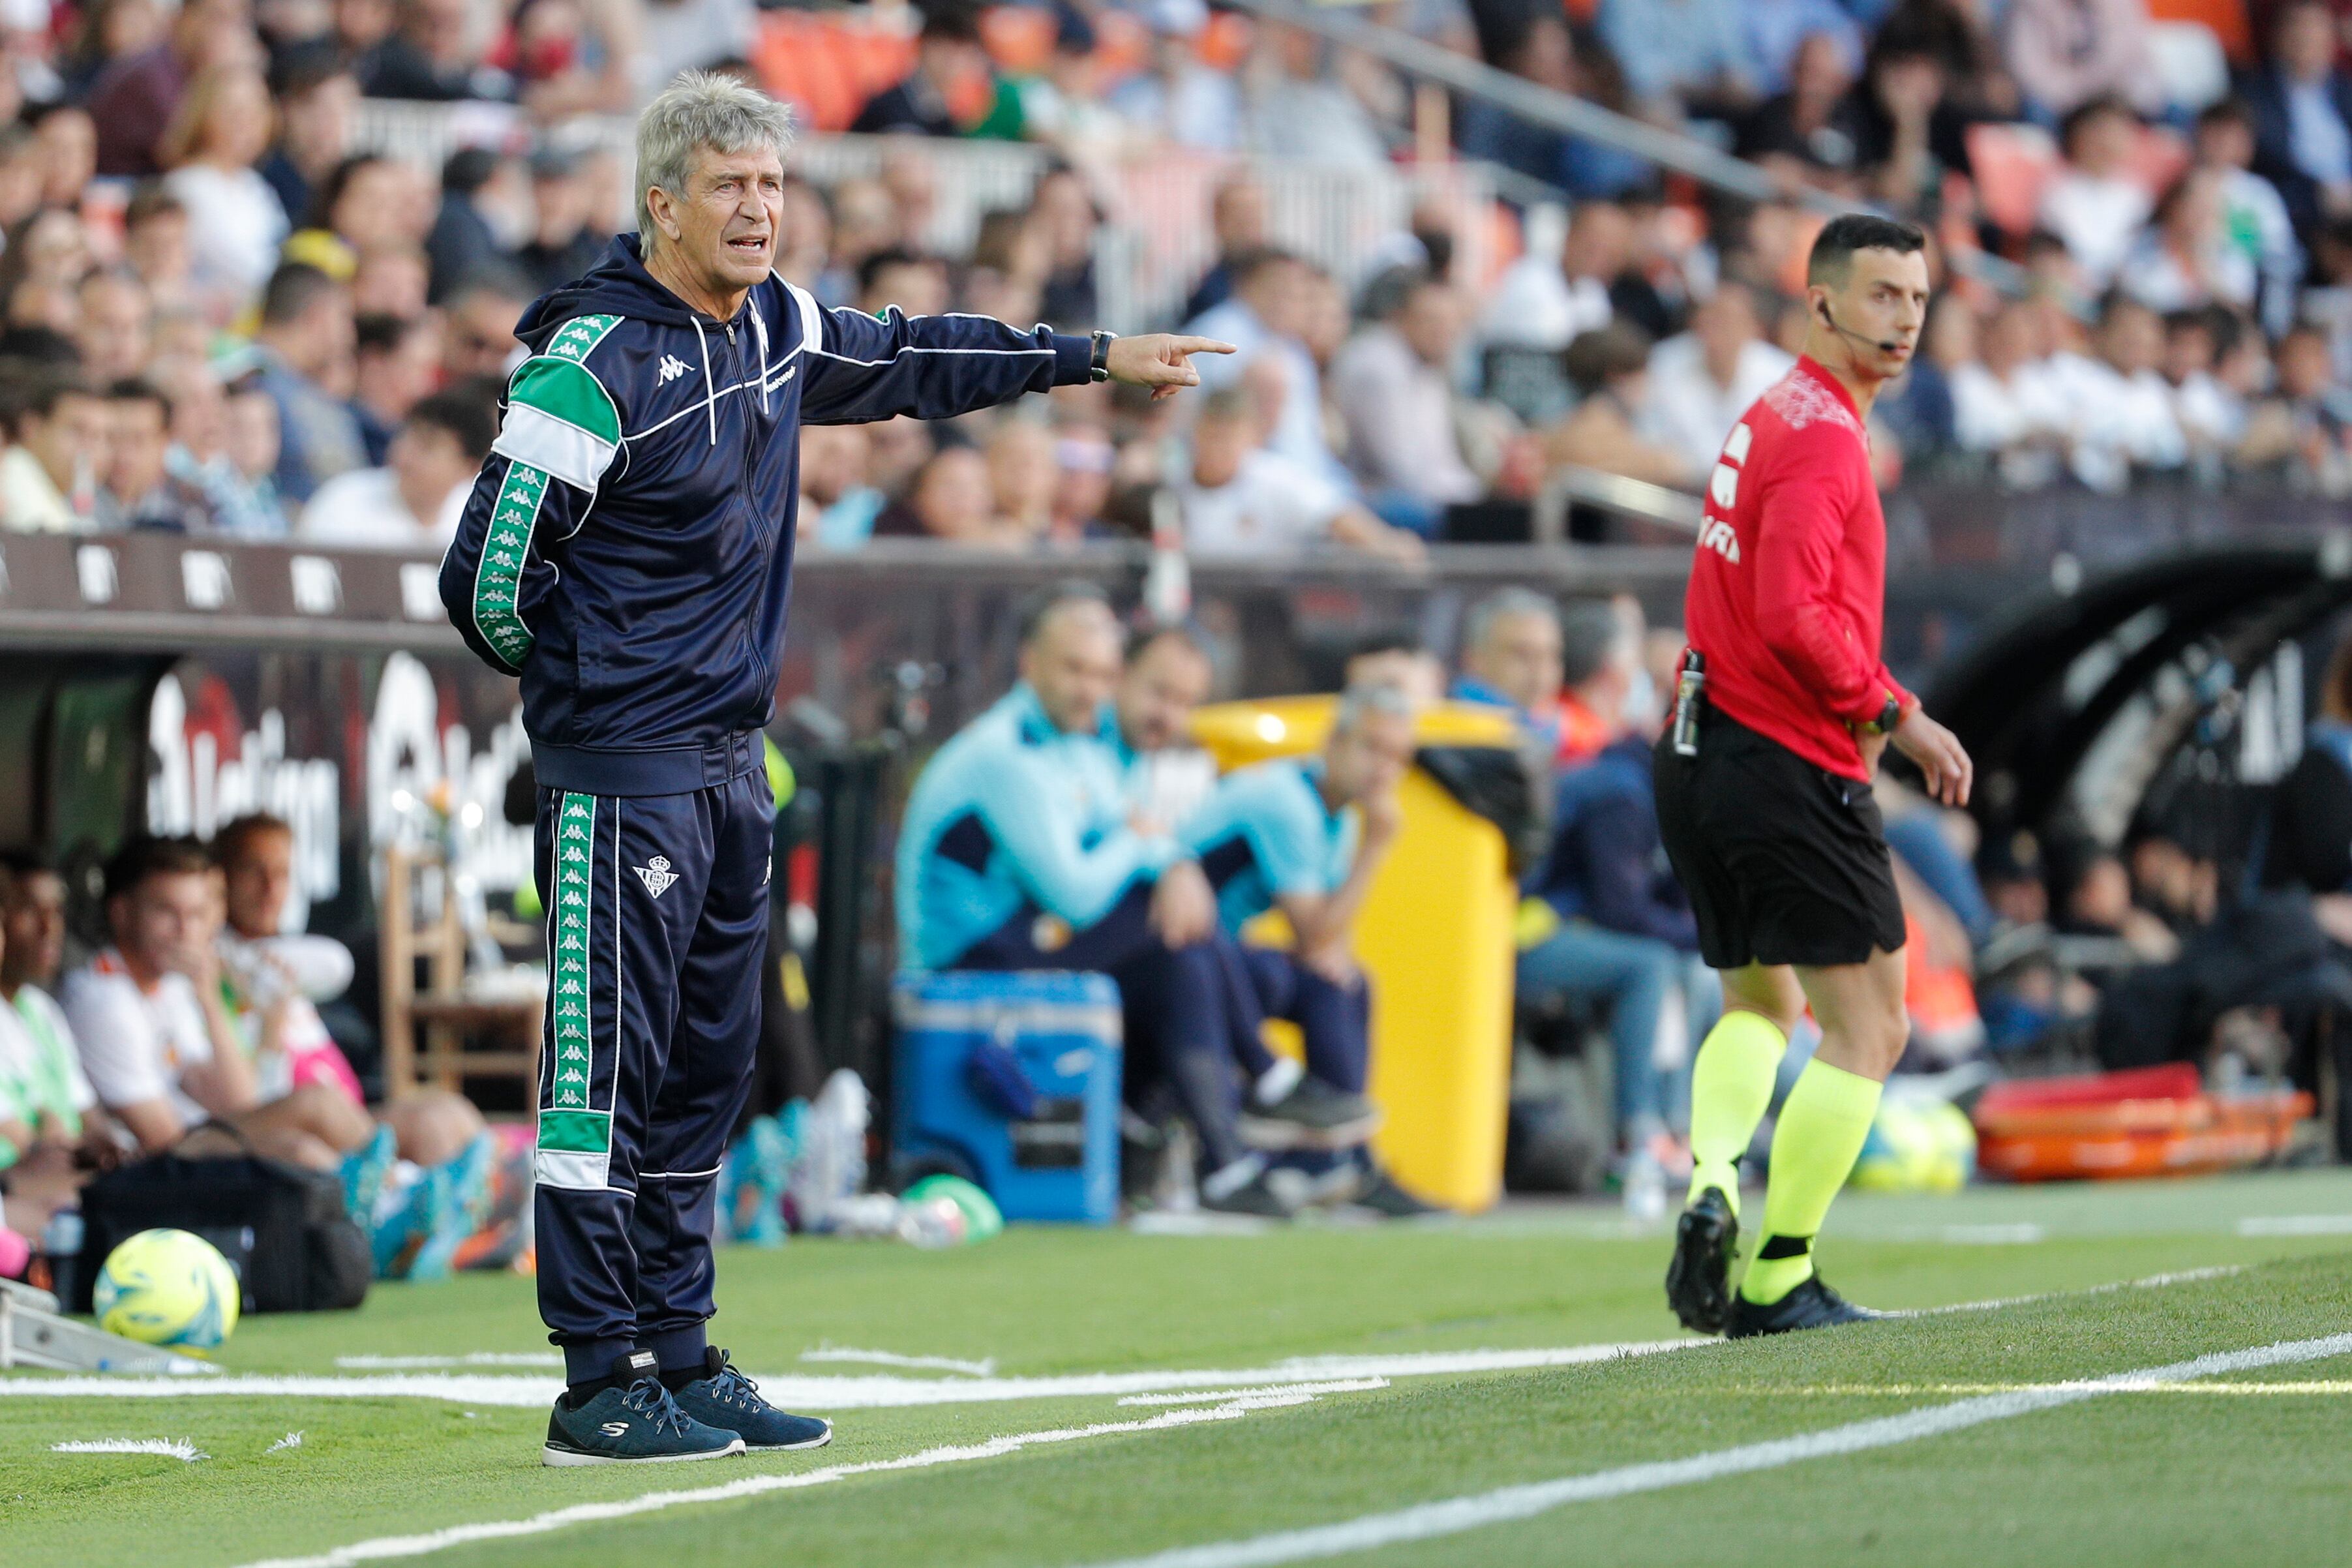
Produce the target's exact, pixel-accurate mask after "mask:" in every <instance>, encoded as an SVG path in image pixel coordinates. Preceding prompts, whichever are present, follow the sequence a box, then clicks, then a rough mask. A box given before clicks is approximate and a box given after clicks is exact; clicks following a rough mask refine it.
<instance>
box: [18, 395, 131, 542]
mask: <svg viewBox="0 0 2352 1568" xmlns="http://www.w3.org/2000/svg"><path fill="white" fill-rule="evenodd" d="M24 383H25V384H20V385H18V386H15V387H11V388H7V389H5V391H6V393H7V395H8V401H9V403H10V404H11V405H13V406H14V408H15V412H16V428H15V429H14V430H12V431H11V432H10V433H9V434H10V435H11V437H13V439H11V440H10V441H9V443H8V445H7V449H6V450H5V451H0V526H5V527H7V528H10V529H14V530H16V531H17V532H20V533H87V532H89V531H91V530H92V529H94V528H96V527H97V526H98V516H97V512H98V481H97V469H98V465H99V462H100V458H102V457H103V455H104V453H105V449H106V405H104V404H103V403H101V402H100V401H99V399H98V396H97V395H96V394H95V393H93V392H92V391H91V390H90V389H89V384H87V383H85V382H84V381H83V380H82V379H81V378H80V377H79V375H76V374H74V373H72V372H71V371H68V370H58V369H44V370H42V371H39V372H38V373H37V374H31V375H27V376H26V377H25V378H24Z"/></svg>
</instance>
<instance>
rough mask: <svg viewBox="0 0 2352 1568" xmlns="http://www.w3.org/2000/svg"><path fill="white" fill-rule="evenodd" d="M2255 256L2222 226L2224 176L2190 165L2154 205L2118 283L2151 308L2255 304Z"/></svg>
mask: <svg viewBox="0 0 2352 1568" xmlns="http://www.w3.org/2000/svg"><path fill="white" fill-rule="evenodd" d="M2256 282H2257V278H2256V274H2255V270H2254V258H2252V257H2251V256H2249V255H2247V254H2246V252H2245V251H2244V250H2243V249H2242V248H2241V247H2239V246H2238V245H2236V244H2235V243H2233V242H2232V240H2231V237H2230V234H2229V232H2228V231H2227V230H2226V229H2225V228H2223V226H2222V198H2221V176H2220V175H2219V174H2211V173H2208V172H2206V171H2203V170H2199V169H2191V170H2189V172H2188V173H2187V174H2182V175H2181V176H2180V177H2179V179H2177V180H2175V181H2174V182H2173V183H2172V184H2171V186H2170V187H2169V188H2168V189H2167V190H2166V192H2165V193H2164V195H2163V196H2162V198H2161V199H2159V200H2158V202H2157V204H2156V212H2155V214H2154V216H2153V219H2152V221H2151V222H2150V223H2149V225H2148V226H2147V228H2145V229H2142V230H2141V231H2140V235H2139V237H2138V239H2137V241H2136V242H2135V243H2134V245H2133V247H2132V249H2131V252H2130V254H2129V255H2128V256H2126V258H2124V264H2123V268H2122V269H2121V270H2120V271H2119V272H2118V273H2117V274H2116V283H2117V285H2118V286H2119V287H2120V288H2122V289H2124V290H2125V291H2126V292H2127V293H2129V294H2130V295H2131V296H2132V297H2133V298H2134V299H2136V300H2139V301H2140V303H2142V304H2144V305H2146V306H2147V307H2148V308H2149V309H2150V310H2159V311H2164V312H2170V311H2174V310H2189V309H2190V308H2192V307H2195V306H2199V305H2212V304H2222V305H2230V306H2234V307H2237V308H2239V309H2241V310H2242V309H2245V308H2247V307H2249V306H2251V305H2252V304H2253V302H2254V289H2255V284H2256Z"/></svg>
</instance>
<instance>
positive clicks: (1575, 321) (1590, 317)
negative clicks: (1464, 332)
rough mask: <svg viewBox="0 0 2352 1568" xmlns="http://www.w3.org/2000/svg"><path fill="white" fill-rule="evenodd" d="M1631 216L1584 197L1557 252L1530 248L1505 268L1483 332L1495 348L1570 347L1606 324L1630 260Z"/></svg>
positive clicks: (1480, 329)
mask: <svg viewBox="0 0 2352 1568" xmlns="http://www.w3.org/2000/svg"><path fill="white" fill-rule="evenodd" d="M1634 240H1635V231H1634V226H1633V216H1632V215H1631V214H1629V213H1627V212H1626V210H1625V209H1624V208H1623V207H1622V206H1620V205H1617V204H1616V203H1615V202H1604V201H1587V202H1579V203H1578V204H1577V206H1576V212H1575V215H1574V216H1571V217H1570V219H1569V222H1568V234H1567V237H1565V238H1563V239H1562V240H1561V241H1560V247H1559V255H1557V256H1551V255H1538V254H1536V253H1534V252H1529V253H1528V255H1525V256H1522V257H1520V258H1518V259H1517V261H1514V262H1512V263H1511V264H1510V266H1508V267H1507V268H1504V269H1503V276H1502V277H1501V279H1498V280H1497V281H1496V285H1495V289H1494V292H1493V295H1492V297H1491V299H1490V300H1489V303H1488V305H1487V307H1486V316H1485V318H1484V319H1483V320H1482V321H1480V322H1479V323H1478V336H1479V340H1480V341H1481V342H1485V343H1486V344H1488V345H1490V346H1507V347H1512V348H1536V349H1552V350H1559V349H1565V348H1566V347H1568V345H1569V344H1570V343H1571V342H1575V341H1576V339H1577V337H1578V335H1579V334H1580V333H1584V332H1589V331H1594V330H1596V329H1598V328H1601V327H1605V326H1607V325H1608V324H1609V321H1610V318H1611V316H1612V314H1613V313H1614V310H1613V307H1612V305H1611V303H1610V299H1609V286H1610V284H1612V283H1613V282H1615V281H1616V279H1618V277H1619V276H1620V275H1622V273H1623V272H1624V271H1625V269H1626V268H1628V267H1630V266H1632V265H1633V247H1634Z"/></svg>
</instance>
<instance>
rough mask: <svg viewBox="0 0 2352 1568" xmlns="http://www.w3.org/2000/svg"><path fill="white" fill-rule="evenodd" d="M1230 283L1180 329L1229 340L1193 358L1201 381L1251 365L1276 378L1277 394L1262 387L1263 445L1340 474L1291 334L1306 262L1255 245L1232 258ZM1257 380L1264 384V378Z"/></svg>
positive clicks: (1303, 308)
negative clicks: (1220, 350)
mask: <svg viewBox="0 0 2352 1568" xmlns="http://www.w3.org/2000/svg"><path fill="white" fill-rule="evenodd" d="M1233 273H1234V291H1233V294H1232V295H1231V297H1229V298H1228V299H1227V300H1225V301H1224V302H1223V304H1221V305H1217V306H1215V307H1213V308H1212V309H1210V310H1206V311H1204V312H1202V314H1201V315H1199V316H1197V317H1195V318H1194V319H1193V320H1192V321H1191V322H1190V323H1188V324H1187V325H1186V327H1185V329H1184V330H1185V331H1188V332H1192V333H1194V334H1196V335H1198V336H1201V337H1204V338H1215V339H1217V340H1219V341H1220V342H1228V343H1231V344H1233V345H1234V352H1233V353H1230V354H1212V355H1208V356H1205V357H1203V358H1202V359H1200V360H1197V361H1196V362H1194V363H1195V367H1196V368H1197V369H1198V370H1199V371H1200V374H1201V385H1202V388H1203V389H1205V390H1209V391H1214V390H1216V389H1218V388H1220V387H1224V386H1231V385H1233V384H1235V383H1238V382H1240V381H1241V380H1243V378H1244V377H1245V376H1250V375H1252V374H1254V367H1255V366H1256V365H1257V364H1258V363H1260V362H1261V361H1264V362H1265V363H1266V364H1267V366H1268V368H1267V370H1266V371H1264V372H1256V373H1255V374H1260V375H1267V376H1272V377H1273V378H1274V379H1275V380H1276V381H1277V382H1278V383H1279V394H1278V396H1277V397H1276V398H1274V399H1266V398H1265V397H1264V396H1263V394H1262V395H1261V408H1262V411H1263V412H1264V413H1265V414H1266V415H1267V416H1269V418H1268V424H1269V426H1270V430H1271V434H1270V435H1269V436H1268V437H1267V438H1266V441H1265V445H1266V447H1268V448H1269V449H1270V450H1272V451H1274V452H1276V454H1278V455H1280V456H1281V457H1284V458H1287V459H1289V460H1290V461H1291V462H1292V463H1294V464H1296V465H1297V466H1298V467H1299V468H1303V469H1304V470H1306V471H1307V472H1308V473H1310V474H1316V475H1320V476H1324V477H1326V478H1328V479H1335V480H1341V481H1344V479H1345V473H1346V471H1345V470H1344V469H1342V468H1340V467H1339V461H1338V459H1337V458H1333V457H1332V455H1331V447H1330V443H1329V441H1328V439H1327V438H1326V437H1325V436H1324V433H1323V384H1322V377H1321V376H1320V374H1318V372H1317V371H1316V368H1315V359H1314V356H1313V355H1312V354H1310V353H1307V345H1306V344H1305V343H1303V342H1300V341H1299V339H1298V336H1297V332H1298V323H1299V322H1300V321H1302V320H1303V319H1304V318H1305V316H1306V314H1307V310H1308V308H1309V307H1308V301H1307V286H1308V285H1307V264H1306V263H1305V262H1303V261H1301V260H1300V259H1299V258H1297V257H1296V256H1293V255H1291V254H1290V253H1289V252H1288V251H1285V250H1274V249H1267V250H1261V251H1257V252H1255V253H1254V254H1252V255H1250V256H1246V257H1241V258H1236V259H1235V260H1234V263H1233ZM1258 384H1260V385H1264V383H1262V382H1261V383H1258Z"/></svg>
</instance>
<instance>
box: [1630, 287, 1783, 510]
mask: <svg viewBox="0 0 2352 1568" xmlns="http://www.w3.org/2000/svg"><path fill="white" fill-rule="evenodd" d="M1795 363H1797V362H1796V359H1795V357H1794V356H1793V355H1791V354H1790V353H1788V352H1787V351H1786V350H1784V349H1780V348H1777V347H1775V346H1774V345H1773V344H1771V343H1769V342H1765V341H1764V333H1763V329H1762V325H1761V323H1759V321H1758V320H1757V315H1756V296H1755V294H1754V292H1753V291H1752V290H1750V289H1748V286H1747V285H1746V284H1744V283H1739V282H1736V281H1733V280H1732V279H1724V280H1723V281H1722V282H1720V283H1718V284H1717V285H1716V289H1715V292H1714V294H1712V295H1711V296H1709V297H1708V299H1707V300H1706V303H1705V304H1703V305H1701V306H1699V308H1698V309H1697V310H1694V311H1693V312H1691V322H1690V331H1686V332H1684V333H1681V334H1680V335H1678V336H1675V337H1671V338H1668V339H1667V340H1666V341H1665V342H1662V343H1660V344H1659V345H1658V346H1657V347H1656V348H1654V349H1652V350H1651V351H1650V396H1649V403H1648V405H1647V406H1646V407H1644V408H1643V414H1642V421H1641V427H1642V433H1643V435H1644V436H1646V437H1649V438H1650V439H1652V440H1654V441H1657V442H1660V443H1661V444H1663V445H1664V446H1666V447H1672V448H1673V449H1674V450H1675V451H1676V452H1678V453H1680V454H1681V455H1682V457H1683V458H1684V459H1685V461H1687V462H1688V463H1689V464H1690V465H1691V466H1692V467H1693V468H1695V469H1696V470H1697V471H1698V472H1700V473H1705V472H1706V470H1707V469H1708V468H1711V467H1713V466H1714V463H1715V459H1716V456H1717V454H1718V453H1719V452H1721V451H1722V450H1723V438H1724V437H1727V436H1728V435H1730V434H1731V427H1732V426H1734V425H1736V424H1738V422H1739V416H1741V415H1742V414H1744V413H1746V412H1747V411H1748V405H1749V404H1751V403H1753V402H1755V401H1756V400H1757V399H1758V398H1759V397H1761V396H1763V395H1764V393H1765V390H1766V389H1767V388H1768V387H1769V386H1771V384H1773V383H1774V382H1777V381H1779V380H1780V378H1781V377H1782V376H1784V375H1786V374H1789V370H1790V366H1792V365H1794V364H1795Z"/></svg>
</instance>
